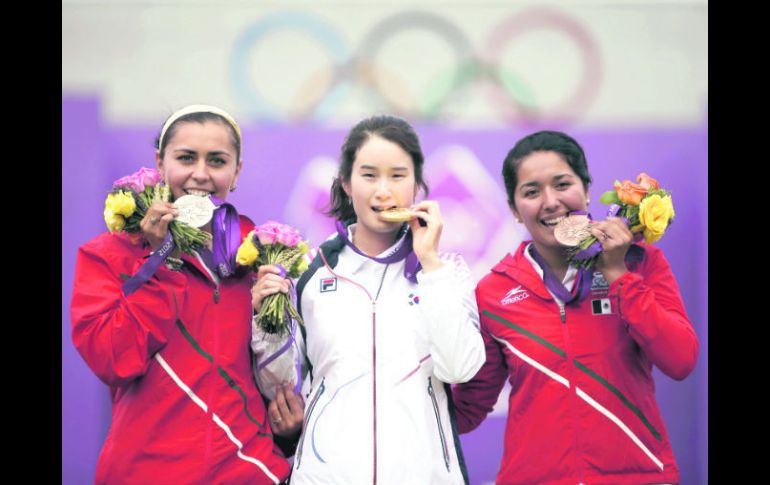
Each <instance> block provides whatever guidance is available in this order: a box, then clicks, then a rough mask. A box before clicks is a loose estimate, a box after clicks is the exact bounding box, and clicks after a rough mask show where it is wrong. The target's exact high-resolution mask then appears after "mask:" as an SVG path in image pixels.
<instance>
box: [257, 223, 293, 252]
mask: <svg viewBox="0 0 770 485" xmlns="http://www.w3.org/2000/svg"><path fill="white" fill-rule="evenodd" d="M255 234H256V235H257V238H258V239H259V242H260V243H262V244H275V243H276V242H277V243H279V244H283V245H284V246H287V247H290V248H293V247H294V246H296V245H297V244H298V243H299V242H300V241H301V240H302V237H301V236H300V234H299V231H298V230H296V229H294V228H293V227H291V226H287V225H286V224H281V223H280V222H275V221H267V222H266V223H264V224H262V225H261V226H259V227H257V228H256V229H255Z"/></svg>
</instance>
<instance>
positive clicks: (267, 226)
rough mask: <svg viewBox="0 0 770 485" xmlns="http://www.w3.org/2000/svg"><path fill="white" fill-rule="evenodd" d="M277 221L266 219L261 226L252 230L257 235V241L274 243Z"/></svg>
mask: <svg viewBox="0 0 770 485" xmlns="http://www.w3.org/2000/svg"><path fill="white" fill-rule="evenodd" d="M277 225H278V223H277V222H273V221H268V222H266V223H264V224H262V225H261V226H259V227H257V228H256V229H255V230H254V233H255V234H256V235H257V239H259V242H260V243H262V244H274V243H275V241H276V239H277V238H278V228H277Z"/></svg>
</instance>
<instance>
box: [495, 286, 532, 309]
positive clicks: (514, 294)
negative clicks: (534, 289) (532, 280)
mask: <svg viewBox="0 0 770 485" xmlns="http://www.w3.org/2000/svg"><path fill="white" fill-rule="evenodd" d="M525 298H529V293H527V290H525V289H523V288H522V287H521V285H519V286H517V287H516V288H513V289H511V291H509V292H508V293H506V294H505V296H504V297H503V299H502V300H500V303H502V304H503V305H510V304H511V303H516V302H518V301H521V300H524V299H525Z"/></svg>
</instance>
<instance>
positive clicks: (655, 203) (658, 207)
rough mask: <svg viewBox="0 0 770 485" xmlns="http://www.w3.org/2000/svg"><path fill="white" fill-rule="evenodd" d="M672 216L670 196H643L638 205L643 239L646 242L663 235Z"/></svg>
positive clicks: (672, 209)
mask: <svg viewBox="0 0 770 485" xmlns="http://www.w3.org/2000/svg"><path fill="white" fill-rule="evenodd" d="M673 218H674V205H673V204H672V202H671V197H670V196H666V197H661V196H660V195H658V194H655V195H651V196H649V197H645V198H644V200H642V203H641V204H640V205H639V222H640V223H642V224H644V239H645V240H646V241H647V243H648V244H652V243H654V242H655V241H657V240H658V239H660V238H661V237H662V236H663V233H664V232H666V228H667V227H668V224H669V222H670V221H671V219H673Z"/></svg>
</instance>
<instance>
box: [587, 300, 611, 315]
mask: <svg viewBox="0 0 770 485" xmlns="http://www.w3.org/2000/svg"><path fill="white" fill-rule="evenodd" d="M591 313H593V314H594V315H609V314H610V313H612V306H611V305H610V299H609V298H602V299H601V300H591Z"/></svg>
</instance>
